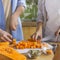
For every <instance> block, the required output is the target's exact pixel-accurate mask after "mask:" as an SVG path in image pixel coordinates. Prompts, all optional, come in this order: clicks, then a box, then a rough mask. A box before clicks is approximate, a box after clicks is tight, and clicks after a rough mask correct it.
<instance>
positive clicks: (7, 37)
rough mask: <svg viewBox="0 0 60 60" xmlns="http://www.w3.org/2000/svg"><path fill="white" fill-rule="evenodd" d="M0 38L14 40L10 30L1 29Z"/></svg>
mask: <svg viewBox="0 0 60 60" xmlns="http://www.w3.org/2000/svg"><path fill="white" fill-rule="evenodd" d="M0 40H1V41H9V42H12V36H11V35H10V34H9V33H8V32H6V31H3V30H1V29H0Z"/></svg>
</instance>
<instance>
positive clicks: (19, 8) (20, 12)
mask: <svg viewBox="0 0 60 60" xmlns="http://www.w3.org/2000/svg"><path fill="white" fill-rule="evenodd" d="M23 12H24V7H23V6H18V7H17V9H16V11H15V13H14V14H13V15H15V16H16V17H19V16H20V15H21V14H22V13H23Z"/></svg>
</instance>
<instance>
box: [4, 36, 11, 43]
mask: <svg viewBox="0 0 60 60" xmlns="http://www.w3.org/2000/svg"><path fill="white" fill-rule="evenodd" d="M4 39H5V40H7V41H9V42H12V40H11V39H10V38H9V37H8V36H7V35H4Z"/></svg>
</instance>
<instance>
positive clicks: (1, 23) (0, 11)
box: [0, 0, 23, 41]
mask: <svg viewBox="0 0 60 60" xmlns="http://www.w3.org/2000/svg"><path fill="white" fill-rule="evenodd" d="M17 1H18V0H11V7H12V13H14V12H15V10H16V8H17ZM0 29H3V30H6V22H5V16H4V8H3V4H2V0H0ZM11 34H12V36H13V38H15V39H16V40H17V41H20V40H23V32H22V25H21V20H20V17H18V26H17V29H16V30H15V31H11Z"/></svg>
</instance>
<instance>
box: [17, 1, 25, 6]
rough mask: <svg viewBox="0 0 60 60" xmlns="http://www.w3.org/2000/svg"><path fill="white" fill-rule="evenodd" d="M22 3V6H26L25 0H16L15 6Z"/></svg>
mask: <svg viewBox="0 0 60 60" xmlns="http://www.w3.org/2000/svg"><path fill="white" fill-rule="evenodd" d="M20 5H22V6H23V7H26V0H18V2H17V6H20Z"/></svg>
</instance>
